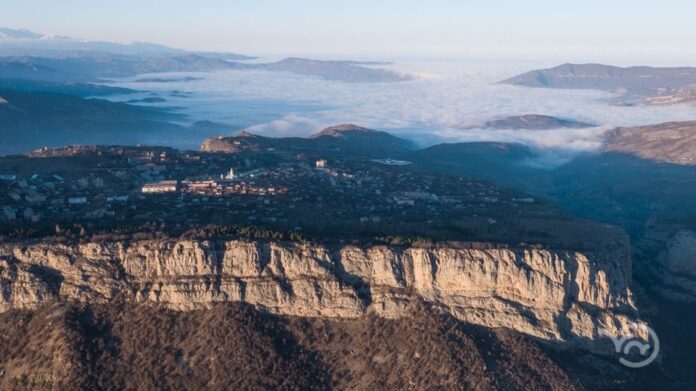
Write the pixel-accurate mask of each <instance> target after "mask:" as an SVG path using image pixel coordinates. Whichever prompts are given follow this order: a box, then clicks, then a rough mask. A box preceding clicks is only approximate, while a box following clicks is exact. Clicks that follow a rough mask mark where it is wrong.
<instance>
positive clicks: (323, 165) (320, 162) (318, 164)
mask: <svg viewBox="0 0 696 391" xmlns="http://www.w3.org/2000/svg"><path fill="white" fill-rule="evenodd" d="M316 167H317V168H326V160H325V159H319V160H317V162H316Z"/></svg>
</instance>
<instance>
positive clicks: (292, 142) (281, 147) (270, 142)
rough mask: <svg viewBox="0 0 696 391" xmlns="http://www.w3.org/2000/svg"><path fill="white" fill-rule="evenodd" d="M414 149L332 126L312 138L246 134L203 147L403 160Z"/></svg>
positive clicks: (385, 136)
mask: <svg viewBox="0 0 696 391" xmlns="http://www.w3.org/2000/svg"><path fill="white" fill-rule="evenodd" d="M412 149H413V145H412V144H411V143H410V142H409V141H406V140H404V139H400V138H398V137H395V136H392V135H390V134H389V133H386V132H381V131H376V130H371V129H366V128H361V127H359V126H355V125H338V126H333V127H329V128H326V129H324V130H322V131H320V132H318V133H316V134H313V135H311V136H310V137H309V138H302V137H285V138H273V137H263V136H258V135H254V134H251V133H248V132H242V133H240V134H238V135H237V136H234V137H216V138H209V139H206V140H205V141H204V142H203V145H202V146H201V150H203V151H206V152H228V153H237V152H242V151H255V152H259V151H270V152H272V153H285V154H287V153H293V154H296V153H311V154H314V155H323V156H326V157H328V156H329V155H332V156H342V155H346V156H355V155H358V156H368V157H375V158H395V157H401V156H404V155H405V154H407V153H409V152H410V151H411V150H412Z"/></svg>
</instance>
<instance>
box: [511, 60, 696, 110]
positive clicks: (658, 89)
mask: <svg viewBox="0 0 696 391" xmlns="http://www.w3.org/2000/svg"><path fill="white" fill-rule="evenodd" d="M501 83H504V84H512V85H518V86H525V87H542V88H564V89H595V90H605V91H610V92H614V93H618V94H619V95H620V96H621V97H622V98H623V99H624V101H625V103H628V104H633V103H645V104H668V103H684V102H685V101H687V99H685V97H686V96H687V95H686V94H685V93H684V89H685V88H691V87H693V85H695V84H696V68H688V67H681V68H654V67H645V66H640V67H628V68H621V67H615V66H610V65H602V64H563V65H559V66H557V67H554V68H549V69H540V70H533V71H530V72H527V73H524V74H521V75H518V76H514V77H512V78H509V79H507V80H503V81H502V82H501ZM674 94H677V95H680V96H681V97H682V99H676V98H675V99H668V98H662V99H657V100H651V98H655V97H664V96H671V95H674ZM646 98H647V99H646Z"/></svg>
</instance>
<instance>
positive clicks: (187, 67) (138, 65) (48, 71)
mask: <svg viewBox="0 0 696 391" xmlns="http://www.w3.org/2000/svg"><path fill="white" fill-rule="evenodd" d="M232 67H234V66H233V65H231V63H230V62H228V61H225V60H221V59H217V58H208V57H204V56H201V55H197V54H183V55H174V56H167V55H158V56H146V57H139V56H124V55H117V54H109V53H97V54H91V55H86V56H84V57H67V58H51V57H0V69H2V70H4V72H3V73H2V74H0V78H2V79H26V80H43V81H60V82H86V81H97V80H99V79H101V78H112V77H128V76H135V75H138V74H144V73H157V72H207V71H214V70H221V69H229V68H232Z"/></svg>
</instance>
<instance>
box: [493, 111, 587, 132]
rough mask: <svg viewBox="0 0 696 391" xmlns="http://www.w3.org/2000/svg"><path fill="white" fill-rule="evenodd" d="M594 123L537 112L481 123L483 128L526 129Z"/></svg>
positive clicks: (583, 125)
mask: <svg viewBox="0 0 696 391" xmlns="http://www.w3.org/2000/svg"><path fill="white" fill-rule="evenodd" d="M593 126H596V125H593V124H590V123H586V122H581V121H575V120H572V119H564V118H557V117H551V116H548V115H539V114H524V115H516V116H510V117H505V118H499V119H495V120H491V121H488V122H486V123H485V124H483V126H482V127H483V128H489V129H527V130H548V129H560V128H574V129H579V128H590V127H593Z"/></svg>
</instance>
